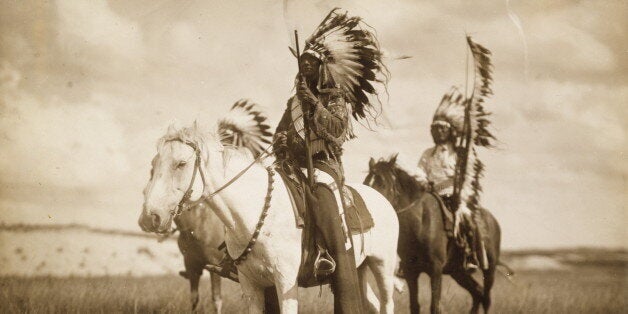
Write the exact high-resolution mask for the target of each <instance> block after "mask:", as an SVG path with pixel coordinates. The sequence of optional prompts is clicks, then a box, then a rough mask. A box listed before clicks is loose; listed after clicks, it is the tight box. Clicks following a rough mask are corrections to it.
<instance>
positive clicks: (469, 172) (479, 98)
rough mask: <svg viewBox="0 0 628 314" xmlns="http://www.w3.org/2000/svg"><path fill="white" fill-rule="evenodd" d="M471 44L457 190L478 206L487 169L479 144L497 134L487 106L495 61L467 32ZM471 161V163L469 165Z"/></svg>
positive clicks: (487, 144)
mask: <svg viewBox="0 0 628 314" xmlns="http://www.w3.org/2000/svg"><path fill="white" fill-rule="evenodd" d="M467 44H468V45H469V49H470V50H471V54H472V56H473V64H474V67H473V68H474V72H475V73H474V78H473V91H472V92H471V95H470V96H469V97H468V98H467V99H466V102H465V107H464V126H463V134H462V136H461V137H460V142H459V145H458V147H460V148H461V151H460V157H461V158H460V162H459V164H458V167H457V168H458V171H457V172H458V177H457V182H456V184H455V190H454V192H456V193H459V195H460V196H462V197H463V198H464V201H466V202H467V205H468V206H469V209H471V210H472V211H473V210H476V209H477V208H478V207H479V197H480V192H481V191H482V187H481V185H480V178H481V177H482V175H483V172H484V164H483V163H482V161H480V160H479V159H478V158H477V152H476V150H475V148H476V147H477V146H482V147H492V146H493V145H492V141H493V140H494V139H495V137H494V136H493V135H492V134H491V133H490V131H489V130H488V126H489V125H490V123H491V122H490V120H489V119H488V117H489V116H490V113H488V112H486V111H485V110H484V101H485V98H487V97H488V96H490V95H492V94H493V90H492V88H491V83H492V82H493V77H492V73H493V65H492V63H491V59H490V55H491V52H490V51H489V50H488V49H486V48H484V47H483V46H482V45H480V44H477V43H475V42H474V41H473V40H472V39H471V37H470V36H467ZM469 165H471V166H469Z"/></svg>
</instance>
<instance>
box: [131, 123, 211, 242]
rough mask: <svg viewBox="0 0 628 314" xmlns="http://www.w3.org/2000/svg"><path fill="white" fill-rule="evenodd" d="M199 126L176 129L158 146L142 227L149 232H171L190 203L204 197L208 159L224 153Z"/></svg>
mask: <svg viewBox="0 0 628 314" xmlns="http://www.w3.org/2000/svg"><path fill="white" fill-rule="evenodd" d="M201 134H202V132H200V131H199V127H198V126H197V124H196V122H194V125H193V126H192V127H187V128H182V129H180V130H177V129H176V128H175V127H174V126H170V127H169V128H168V132H167V134H166V135H165V136H163V137H162V138H161V139H160V140H159V142H158V144H157V155H155V157H154V158H153V161H152V169H151V175H150V180H149V181H148V183H147V184H146V187H145V188H144V205H143V209H142V213H141V214H140V217H139V221H138V223H139V225H140V227H141V228H142V230H144V231H147V232H157V233H163V232H167V231H168V230H169V229H170V227H171V225H172V220H173V218H174V216H175V214H177V213H178V212H179V210H180V208H179V207H180V206H182V205H183V203H184V202H186V201H188V200H189V201H193V200H197V199H199V198H200V197H201V195H202V193H203V190H204V184H203V181H204V180H202V179H201V178H202V177H201V172H202V171H204V169H205V167H206V165H207V159H208V158H207V156H208V154H210V153H211V152H213V151H218V150H221V149H222V146H221V144H220V142H219V141H218V142H217V143H216V144H212V143H213V141H206V140H204V138H203V136H202V135H201Z"/></svg>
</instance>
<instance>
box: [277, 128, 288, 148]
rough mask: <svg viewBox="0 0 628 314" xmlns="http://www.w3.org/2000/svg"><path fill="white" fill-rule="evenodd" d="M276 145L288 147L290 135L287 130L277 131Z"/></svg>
mask: <svg viewBox="0 0 628 314" xmlns="http://www.w3.org/2000/svg"><path fill="white" fill-rule="evenodd" d="M275 145H276V147H281V148H284V147H288V135H287V134H286V132H285V131H283V132H278V133H275Z"/></svg>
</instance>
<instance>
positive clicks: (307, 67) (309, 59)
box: [300, 54, 321, 80]
mask: <svg viewBox="0 0 628 314" xmlns="http://www.w3.org/2000/svg"><path fill="white" fill-rule="evenodd" d="M320 65H321V62H320V60H318V59H316V58H315V57H314V56H312V55H309V54H304V55H303V56H301V69H300V70H301V74H302V75H303V76H305V78H306V79H308V80H317V79H318V67H319V66H320Z"/></svg>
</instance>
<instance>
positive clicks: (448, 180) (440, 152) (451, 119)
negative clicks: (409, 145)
mask: <svg viewBox="0 0 628 314" xmlns="http://www.w3.org/2000/svg"><path fill="white" fill-rule="evenodd" d="M457 97H460V98H457ZM461 97H462V96H461V95H459V94H457V91H456V90H454V92H453V94H452V95H450V97H445V98H444V99H443V101H442V102H441V104H440V105H439V107H438V109H437V111H436V114H435V115H434V119H433V122H432V125H431V133H432V139H433V140H434V144H435V145H434V147H431V148H428V149H427V150H425V151H424V152H423V155H421V159H420V160H419V165H418V169H417V172H416V173H417V175H416V179H417V180H418V181H419V182H420V183H421V185H423V187H424V188H425V189H426V190H429V191H433V192H434V193H436V194H438V195H439V196H440V197H441V198H442V200H443V203H444V204H445V206H447V207H448V208H449V210H451V211H455V217H454V237H455V238H456V239H457V240H458V241H457V242H458V243H459V244H461V246H462V249H463V250H464V254H465V259H464V260H465V263H464V267H465V269H467V270H474V269H477V264H478V261H477V258H476V255H475V252H474V251H473V249H472V248H473V245H472V243H471V240H472V239H471V237H472V236H473V235H472V234H471V232H469V231H470V230H473V229H474V226H473V225H472V224H473V220H472V219H470V217H471V211H470V210H469V208H468V207H467V204H466V202H465V201H459V200H457V199H456V195H454V183H455V177H456V171H457V170H456V169H457V164H458V159H459V155H460V152H459V149H458V148H457V147H456V139H457V137H458V136H459V135H460V134H461V132H462V124H461V123H460V122H461V121H460V116H459V115H460V114H461V112H460V111H459V110H451V109H452V108H457V107H455V106H451V104H450V102H455V101H456V99H458V100H460V99H461ZM462 114H464V113H462ZM461 197H462V198H463V199H465V198H464V197H465V195H461ZM461 230H465V231H467V232H461Z"/></svg>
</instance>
